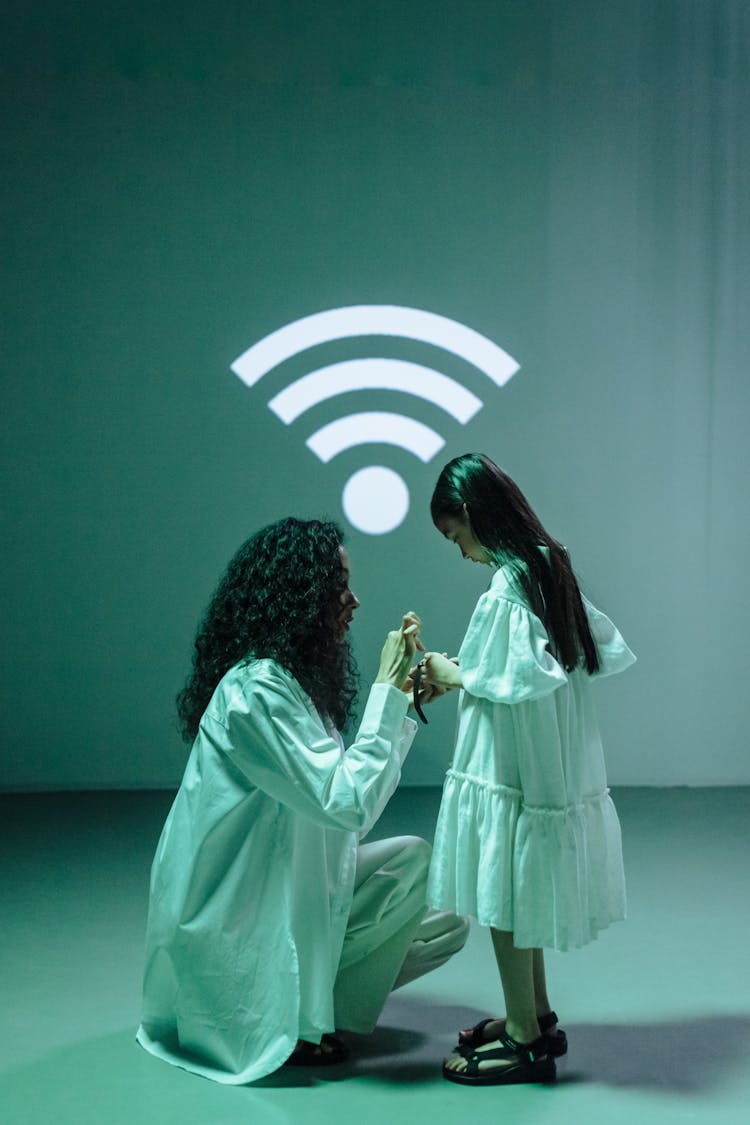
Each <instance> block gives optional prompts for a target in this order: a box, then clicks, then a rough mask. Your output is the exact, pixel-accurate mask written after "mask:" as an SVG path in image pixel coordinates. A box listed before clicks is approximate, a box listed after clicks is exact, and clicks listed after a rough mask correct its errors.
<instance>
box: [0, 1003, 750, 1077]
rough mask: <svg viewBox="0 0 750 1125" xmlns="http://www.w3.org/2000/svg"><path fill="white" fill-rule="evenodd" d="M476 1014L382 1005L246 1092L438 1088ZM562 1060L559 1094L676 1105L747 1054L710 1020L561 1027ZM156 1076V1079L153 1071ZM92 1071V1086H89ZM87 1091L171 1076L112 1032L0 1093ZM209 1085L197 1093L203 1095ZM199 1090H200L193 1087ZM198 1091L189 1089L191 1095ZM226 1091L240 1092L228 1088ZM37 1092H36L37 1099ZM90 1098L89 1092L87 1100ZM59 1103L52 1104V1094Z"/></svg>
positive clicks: (29, 1068)
mask: <svg viewBox="0 0 750 1125" xmlns="http://www.w3.org/2000/svg"><path fill="white" fill-rule="evenodd" d="M482 1015H483V1013H480V1012H478V1011H474V1010H471V1009H467V1008H466V1007H454V1006H448V1005H440V1004H435V1003H430V1002H429V1001H428V1000H424V999H422V998H417V997H413V998H410V999H408V1000H406V999H404V1000H400V999H399V1000H397V999H395V998H392V999H391V1000H390V1001H389V1006H388V1010H387V1013H386V1017H387V1019H388V1021H389V1022H388V1024H386V1025H383V1026H379V1027H377V1028H376V1029H375V1031H374V1032H373V1034H372V1035H370V1036H359V1035H351V1034H350V1035H347V1036H345V1038H346V1040H347V1042H348V1044H349V1046H350V1048H351V1057H350V1058H349V1059H348V1060H347V1061H346V1062H345V1063H343V1064H340V1065H338V1066H332V1067H294V1068H292V1067H289V1068H285V1067H283V1068H282V1069H281V1070H279V1071H276V1073H275V1074H271V1075H269V1076H268V1077H267V1078H265V1079H262V1080H261V1081H260V1082H256V1083H253V1084H252V1086H250V1087H247V1089H248V1090H258V1091H262V1090H263V1089H293V1088H296V1087H309V1086H313V1085H318V1084H320V1083H325V1084H328V1083H337V1082H357V1083H359V1082H366V1083H373V1084H377V1085H378V1086H381V1087H391V1088H394V1087H395V1088H399V1087H400V1088H402V1089H404V1090H405V1088H406V1087H409V1086H418V1085H420V1084H422V1085H424V1084H435V1083H440V1082H441V1081H442V1079H441V1076H440V1064H441V1060H442V1058H443V1057H444V1056H445V1055H446V1054H448V1053H449V1052H450V1049H451V1047H452V1045H453V1043H454V1042H455V1031H456V1028H458V1027H466V1026H468V1025H469V1024H470V1023H474V1022H476V1020H478V1019H481V1018H482ZM565 1030H566V1031H567V1034H568V1040H569V1043H570V1050H569V1053H568V1055H567V1056H565V1057H564V1058H562V1059H559V1060H558V1085H566V1086H571V1085H578V1084H583V1083H585V1084H588V1085H596V1086H600V1087H601V1086H604V1087H610V1088H616V1089H626V1090H633V1091H637V1090H640V1091H650V1092H656V1091H659V1092H661V1093H666V1094H675V1095H678V1096H685V1097H689V1096H693V1095H701V1094H711V1093H715V1092H716V1091H717V1090H720V1089H721V1087H722V1086H723V1085H725V1084H729V1083H730V1082H732V1081H734V1080H735V1079H736V1077H737V1075H738V1073H744V1072H745V1069H746V1066H747V1058H748V1053H750V1018H747V1017H744V1016H736V1015H716V1016H713V1017H702V1018H701V1019H700V1020H695V1021H691V1020H688V1019H686V1020H684V1021H669V1022H662V1023H651V1024H639V1025H632V1024H630V1025H628V1024H621V1025H616V1024H570V1023H567V1024H566V1025H565ZM162 1067H164V1068H165V1069H164V1070H162ZM92 1071H93V1075H96V1078H95V1079H93V1081H92V1077H91V1076H92ZM87 1072H88V1074H89V1075H90V1078H89V1083H91V1084H92V1086H94V1087H95V1086H97V1085H98V1084H102V1085H104V1086H107V1087H109V1089H110V1092H112V1088H113V1085H114V1086H115V1087H116V1086H118V1085H123V1084H124V1085H126V1086H128V1087H132V1085H133V1084H136V1085H140V1083H141V1082H142V1081H143V1082H145V1086H146V1088H147V1087H148V1086H149V1085H150V1084H151V1082H152V1081H153V1080H155V1079H158V1078H159V1076H160V1075H161V1078H162V1079H166V1078H167V1075H168V1073H169V1072H171V1076H172V1077H173V1078H177V1076H178V1074H179V1075H183V1077H184V1072H182V1071H179V1072H176V1071H175V1070H174V1068H170V1067H168V1066H167V1064H161V1063H158V1062H157V1061H156V1060H154V1059H152V1058H151V1057H150V1056H148V1055H147V1053H146V1052H144V1051H142V1050H141V1049H140V1048H139V1047H137V1045H136V1044H135V1042H134V1038H133V1033H131V1032H130V1031H128V1032H120V1033H118V1034H116V1035H111V1036H106V1037H103V1038H102V1039H101V1040H96V1039H94V1040H89V1041H86V1042H81V1043H79V1044H75V1045H69V1046H66V1047H64V1048H61V1049H59V1050H57V1051H53V1052H51V1053H46V1054H45V1055H44V1056H43V1057H42V1058H40V1059H39V1060H38V1061H36V1062H34V1063H30V1064H27V1065H26V1066H22V1067H20V1068H18V1069H15V1070H11V1071H9V1072H7V1073H6V1075H5V1076H4V1078H3V1081H2V1082H1V1083H0V1085H4V1086H5V1089H6V1091H7V1090H9V1089H10V1088H16V1089H20V1087H19V1083H20V1085H21V1086H23V1087H24V1088H26V1089H27V1090H28V1089H32V1088H34V1087H35V1086H36V1084H37V1083H38V1082H39V1081H40V1080H42V1081H44V1080H45V1079H46V1080H48V1079H49V1078H50V1077H51V1076H53V1075H61V1074H64V1075H71V1074H77V1073H81V1074H83V1073H87ZM210 1085H211V1083H205V1086H210ZM199 1086H200V1087H203V1088H204V1089H205V1086H204V1083H200V1084H199ZM196 1088H198V1087H196ZM58 1090H59V1087H58ZM234 1090H235V1091H237V1092H239V1090H238V1088H237V1087H234ZM40 1092H41V1091H40V1090H39V1089H38V1088H37V1091H36V1093H37V1096H38V1095H39V1093H40ZM92 1093H93V1090H92ZM58 1096H59V1094H58Z"/></svg>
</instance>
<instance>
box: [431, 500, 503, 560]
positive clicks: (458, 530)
mask: <svg viewBox="0 0 750 1125" xmlns="http://www.w3.org/2000/svg"><path fill="white" fill-rule="evenodd" d="M435 527H436V528H437V529H438V531H439V532H440V533H441V535H444V536H445V538H446V539H449V540H450V542H451V543H455V544H456V545H457V547H458V549H459V550H460V552H461V554H462V555H463V557H464V558H465V559H470V560H471V562H478V563H486V564H487V566H490V565H491V563H492V559H491V558H490V556H489V555H488V554H487V551H485V549H484V547H483V546H482V544H481V543H480V542H479V541H478V540H477V539H475V538H474V532H473V531H472V528H471V521H470V520H469V513H468V511H467V510H466V505H465V504H464V510H463V512H462V513H461V515H460V516H458V517H456V516H441V517H440V519H438V520H437V521H436V523H435Z"/></svg>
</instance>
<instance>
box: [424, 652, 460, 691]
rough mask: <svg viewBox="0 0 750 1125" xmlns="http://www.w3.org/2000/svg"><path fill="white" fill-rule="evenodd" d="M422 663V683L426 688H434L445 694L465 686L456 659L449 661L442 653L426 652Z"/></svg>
mask: <svg viewBox="0 0 750 1125" xmlns="http://www.w3.org/2000/svg"><path fill="white" fill-rule="evenodd" d="M420 663H421V665H422V683H423V684H424V686H425V687H427V686H432V687H433V688H437V689H440V690H441V692H444V691H451V690H452V689H453V688H460V687H462V686H463V684H462V681H461V669H460V668H459V666H458V659H457V658H456V657H453V658H452V659H448V657H447V656H446V655H445V653H442V652H426V653H425V654H424V656H423V657H422V660H421V661H420Z"/></svg>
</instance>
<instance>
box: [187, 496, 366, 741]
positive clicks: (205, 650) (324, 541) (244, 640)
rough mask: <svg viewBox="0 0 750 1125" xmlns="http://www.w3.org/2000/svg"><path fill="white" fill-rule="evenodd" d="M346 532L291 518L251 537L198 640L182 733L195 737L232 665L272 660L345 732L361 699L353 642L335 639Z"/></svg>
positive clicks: (218, 590)
mask: <svg viewBox="0 0 750 1125" xmlns="http://www.w3.org/2000/svg"><path fill="white" fill-rule="evenodd" d="M342 542H343V534H342V532H341V529H340V528H339V527H338V525H337V524H335V523H330V522H327V521H322V520H299V519H294V518H293V517H289V518H287V519H283V520H279V521H278V522H277V523H273V524H269V526H268V527H264V528H263V529H262V530H261V531H258V532H257V533H256V534H255V535H252V536H251V537H250V538H249V539H247V540H246V541H245V542H244V543H243V544H242V546H241V547H240V548H239V550H238V551H237V553H236V554H235V556H234V558H233V559H232V560H231V561H230V563H229V565H228V567H227V569H226V571H225V573H224V576H223V578H222V579H221V581H220V582H219V585H218V586H217V588H216V591H215V593H214V594H213V597H212V598H211V601H210V602H209V605H208V609H207V610H206V613H205V616H204V617H203V620H202V622H201V624H200V626H199V628H198V633H197V635H196V638H195V643H194V654H193V669H192V672H191V674H190V676H189V677H188V680H187V683H186V684H185V687H184V688H183V689H182V691H181V692H180V693H179V695H178V696H177V714H178V719H179V728H180V730H181V732H182V736H183V738H184V739H185V740H186V741H191V740H192V739H193V738H195V735H196V734H197V732H198V726H199V724H200V720H201V716H202V715H203V712H204V711H205V709H206V707H207V706H208V703H209V700H210V699H211V696H212V695H213V692H214V689H215V688H216V685H217V684H218V683H219V680H220V679H221V678H222V676H223V675H224V674H225V672H227V671H228V670H229V669H230V668H231V667H232V666H233V665H234V664H237V663H240V662H242V661H249V660H252V659H254V658H263V657H268V658H270V659H272V660H275V661H277V662H278V663H279V664H280V665H281V666H282V667H283V668H285V669H286V671H287V672H289V673H290V675H292V676H294V678H295V679H296V680H297V682H298V683H299V684H300V685H301V686H302V688H303V689H304V690H305V691H306V692H307V694H308V695H309V696H310V698H311V699H312V701H313V703H314V704H315V706H316V707H317V708H318V710H319V711H320V712H321V713H322V714H325V715H328V716H330V718H331V719H332V720H333V722H334V723H335V725H336V726H337V727H338V728H339V729H343V728H344V727H345V726H346V724H347V721H348V719H349V716H350V712H351V709H352V707H353V704H354V701H355V698H356V695H357V672H356V666H355V663H354V658H353V656H352V653H351V650H350V648H349V645H348V643H347V642H346V641H345V640H344V641H342V640H341V639H340V637H339V635H338V634H337V629H336V615H337V613H338V610H339V609H340V606H339V598H340V596H341V594H342V593H343V592H344V590H345V589H346V587H347V584H348V578H347V575H346V572H345V570H344V567H343V564H342V561H341V555H340V552H339V548H340V547H341V545H342Z"/></svg>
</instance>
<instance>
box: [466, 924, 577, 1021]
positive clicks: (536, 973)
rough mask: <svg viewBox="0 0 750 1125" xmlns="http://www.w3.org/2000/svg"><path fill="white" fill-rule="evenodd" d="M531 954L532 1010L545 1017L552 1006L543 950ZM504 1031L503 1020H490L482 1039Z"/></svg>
mask: <svg viewBox="0 0 750 1125" xmlns="http://www.w3.org/2000/svg"><path fill="white" fill-rule="evenodd" d="M491 932H492V933H493V934H495V933H497V932H499V931H496V930H492V931H491ZM531 954H532V976H533V982H534V1009H535V1012H536V1015H537V1017H539V1016H546V1015H547V1014H548V1012H551V1011H552V1005H551V1004H550V1002H549V996H548V995H547V977H546V973H545V970H544V950H542V949H533V950H531ZM506 1011H507V1009H506ZM556 1026H557V1024H555V1027H556ZM555 1027H551V1028H549V1029H548V1033H549V1032H554V1030H555ZM470 1031H471V1028H469V1027H467V1028H465V1029H464V1034H466V1035H468V1034H469V1033H470ZM504 1031H505V1020H504V1019H497V1020H492V1021H491V1023H488V1024H486V1025H485V1027H484V1028H483V1030H482V1038H483V1039H484V1040H485V1042H489V1041H490V1040H493V1039H497V1037H498V1035H502V1034H503V1032H504ZM508 1034H509V1035H510V1034H512V1032H508ZM513 1038H514V1039H515V1038H516V1036H513Z"/></svg>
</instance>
